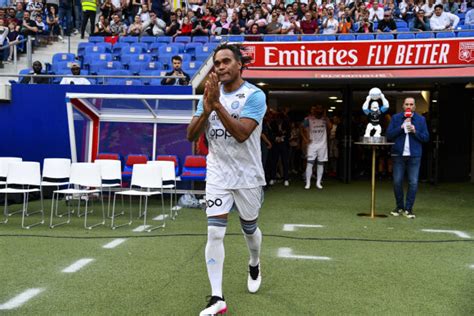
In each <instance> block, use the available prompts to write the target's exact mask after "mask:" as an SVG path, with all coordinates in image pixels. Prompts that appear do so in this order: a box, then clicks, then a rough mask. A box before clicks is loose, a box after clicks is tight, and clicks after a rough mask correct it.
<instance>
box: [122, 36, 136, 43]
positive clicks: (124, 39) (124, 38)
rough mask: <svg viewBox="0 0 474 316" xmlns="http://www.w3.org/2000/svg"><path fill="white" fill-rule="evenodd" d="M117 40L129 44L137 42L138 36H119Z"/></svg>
mask: <svg viewBox="0 0 474 316" xmlns="http://www.w3.org/2000/svg"><path fill="white" fill-rule="evenodd" d="M119 42H120V43H129V44H133V43H138V36H120V37H119Z"/></svg>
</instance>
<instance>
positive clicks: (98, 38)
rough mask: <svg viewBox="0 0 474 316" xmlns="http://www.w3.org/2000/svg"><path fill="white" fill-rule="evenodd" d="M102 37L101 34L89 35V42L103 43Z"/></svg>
mask: <svg viewBox="0 0 474 316" xmlns="http://www.w3.org/2000/svg"><path fill="white" fill-rule="evenodd" d="M103 42H104V37H103V36H91V37H89V43H103Z"/></svg>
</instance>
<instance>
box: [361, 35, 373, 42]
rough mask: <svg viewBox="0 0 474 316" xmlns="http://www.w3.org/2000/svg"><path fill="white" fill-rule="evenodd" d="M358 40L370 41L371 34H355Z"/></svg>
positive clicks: (371, 38)
mask: <svg viewBox="0 0 474 316" xmlns="http://www.w3.org/2000/svg"><path fill="white" fill-rule="evenodd" d="M357 40H358V41H371V40H374V35H373V34H357Z"/></svg>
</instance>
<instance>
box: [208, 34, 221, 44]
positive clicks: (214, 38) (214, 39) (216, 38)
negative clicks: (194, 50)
mask: <svg viewBox="0 0 474 316" xmlns="http://www.w3.org/2000/svg"><path fill="white" fill-rule="evenodd" d="M224 40H225V37H224V36H220V35H213V36H211V37H210V38H209V42H210V43H220V42H222V41H224Z"/></svg>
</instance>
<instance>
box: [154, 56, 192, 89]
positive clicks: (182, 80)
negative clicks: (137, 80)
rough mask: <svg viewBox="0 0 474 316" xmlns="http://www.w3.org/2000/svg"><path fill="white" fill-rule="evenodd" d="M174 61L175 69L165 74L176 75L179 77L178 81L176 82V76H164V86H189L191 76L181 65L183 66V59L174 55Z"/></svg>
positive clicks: (162, 82)
mask: <svg viewBox="0 0 474 316" xmlns="http://www.w3.org/2000/svg"><path fill="white" fill-rule="evenodd" d="M171 61H172V62H173V70H172V71H169V72H167V73H166V74H165V76H174V77H179V79H178V81H177V82H176V79H175V78H163V79H162V80H161V84H162V85H164V86H172V85H180V86H187V85H189V82H190V81H191V78H190V77H189V75H188V74H187V73H185V72H184V71H183V70H182V69H181V67H182V66H183V59H182V58H181V56H178V55H176V56H173V57H172V58H171Z"/></svg>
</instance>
